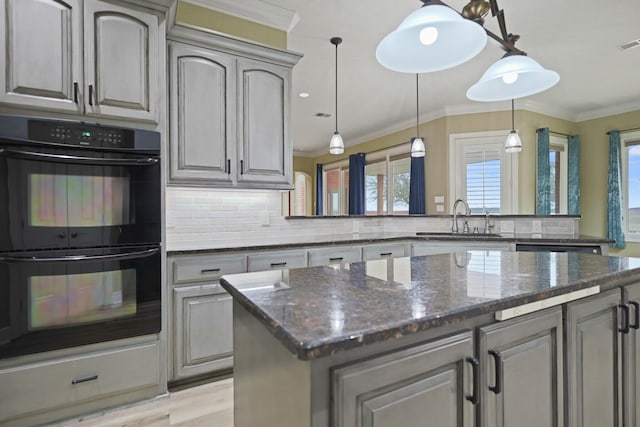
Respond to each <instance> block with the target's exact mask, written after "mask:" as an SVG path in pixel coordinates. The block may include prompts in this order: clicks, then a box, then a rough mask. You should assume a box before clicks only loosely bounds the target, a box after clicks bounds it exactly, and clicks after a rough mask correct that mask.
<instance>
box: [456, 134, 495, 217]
mask: <svg viewBox="0 0 640 427" xmlns="http://www.w3.org/2000/svg"><path fill="white" fill-rule="evenodd" d="M464 164H465V167H466V173H467V180H466V181H467V182H466V188H467V194H466V200H467V203H468V204H469V208H470V209H471V212H472V213H474V214H481V213H484V212H485V211H489V212H490V213H496V214H497V213H500V200H501V194H500V182H501V176H500V151H498V150H495V149H483V148H474V147H469V148H468V149H466V150H465V151H464Z"/></svg>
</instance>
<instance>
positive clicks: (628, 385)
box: [622, 283, 640, 427]
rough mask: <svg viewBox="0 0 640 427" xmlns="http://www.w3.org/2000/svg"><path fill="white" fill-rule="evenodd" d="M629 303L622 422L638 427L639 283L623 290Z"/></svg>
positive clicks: (639, 396)
mask: <svg viewBox="0 0 640 427" xmlns="http://www.w3.org/2000/svg"><path fill="white" fill-rule="evenodd" d="M624 289H625V294H626V298H625V299H626V301H627V302H628V303H629V309H630V312H629V313H630V314H631V327H630V329H629V333H628V334H624V335H623V347H624V352H623V358H624V370H623V374H622V384H623V386H624V388H623V390H624V392H623V396H624V397H623V409H624V415H623V417H624V422H623V423H622V425H624V426H627V427H634V426H635V427H637V426H640V412H639V411H640V377H639V376H640V329H639V328H640V325H639V324H638V323H640V322H637V319H638V316H640V313H639V312H638V308H640V306H639V305H638V304H640V283H638V284H634V285H631V286H627V287H625V288H624Z"/></svg>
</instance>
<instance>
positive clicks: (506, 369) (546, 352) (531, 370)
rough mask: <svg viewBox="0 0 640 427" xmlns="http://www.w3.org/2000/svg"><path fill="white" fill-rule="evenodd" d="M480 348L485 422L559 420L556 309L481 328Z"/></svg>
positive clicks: (538, 425) (506, 426) (522, 425)
mask: <svg viewBox="0 0 640 427" xmlns="http://www.w3.org/2000/svg"><path fill="white" fill-rule="evenodd" d="M479 351H480V366H482V367H483V369H484V374H483V375H482V376H481V378H482V380H481V382H480V384H481V387H482V392H481V394H480V397H481V402H482V404H481V405H480V418H481V424H482V425H483V426H487V427H489V426H491V427H493V426H499V427H511V426H518V427H547V426H548V427H551V426H553V427H558V426H562V425H563V380H562V378H563V377H562V375H563V374H562V311H561V309H560V308H557V309H549V310H545V311H542V312H539V313H535V314H532V315H529V316H524V317H522V318H515V319H512V320H509V321H506V322H504V323H497V324H493V325H490V326H487V327H482V328H480V329H479ZM489 387H491V389H490V388H489ZM496 387H497V388H496ZM600 425H601V426H602V425H605V424H600Z"/></svg>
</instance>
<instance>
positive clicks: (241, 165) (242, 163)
mask: <svg viewBox="0 0 640 427" xmlns="http://www.w3.org/2000/svg"><path fill="white" fill-rule="evenodd" d="M240 175H244V160H240Z"/></svg>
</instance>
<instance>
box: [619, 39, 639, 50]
mask: <svg viewBox="0 0 640 427" xmlns="http://www.w3.org/2000/svg"><path fill="white" fill-rule="evenodd" d="M638 46H640V39H635V40H631V41H628V42H626V43H622V44H621V45H620V49H622V50H627V49H631V48H633V47H638Z"/></svg>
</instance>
